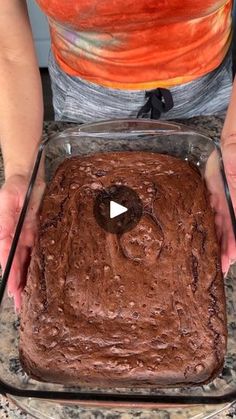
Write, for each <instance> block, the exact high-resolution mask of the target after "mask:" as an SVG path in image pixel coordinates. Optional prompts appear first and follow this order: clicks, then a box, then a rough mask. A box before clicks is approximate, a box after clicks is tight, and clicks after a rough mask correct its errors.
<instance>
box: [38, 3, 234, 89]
mask: <svg viewBox="0 0 236 419" xmlns="http://www.w3.org/2000/svg"><path fill="white" fill-rule="evenodd" d="M37 2H38V3H39V5H40V6H41V8H42V9H43V11H44V12H45V13H46V14H47V16H48V18H49V24H50V30H51V38H52V50H53V52H54V55H55V58H56V61H57V62H58V64H59V66H60V67H61V68H62V69H63V70H64V71H65V72H66V73H68V74H70V75H73V76H79V77H81V78H82V79H86V80H89V81H91V82H94V83H97V84H100V85H104V86H108V87H113V88H118V89H152V88H156V87H171V86H175V85H178V84H181V83H186V82H189V81H192V80H194V79H196V78H197V77H200V76H202V75H204V74H206V73H208V72H209V71H211V70H213V69H215V68H216V67H217V66H218V65H219V64H220V63H221V62H222V60H223V58H224V56H225V55H226V53H227V50H228V49H229V45H230V41H231V23H232V22H231V10H232V0H227V1H226V0H37Z"/></svg>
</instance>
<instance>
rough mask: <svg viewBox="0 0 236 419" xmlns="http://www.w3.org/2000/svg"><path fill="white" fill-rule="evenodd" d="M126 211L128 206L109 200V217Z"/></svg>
mask: <svg viewBox="0 0 236 419" xmlns="http://www.w3.org/2000/svg"><path fill="white" fill-rule="evenodd" d="M126 211H128V208H126V207H123V205H120V204H117V202H115V201H110V218H115V217H118V215H121V214H124V212H126Z"/></svg>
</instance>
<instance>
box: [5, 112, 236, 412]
mask: <svg viewBox="0 0 236 419" xmlns="http://www.w3.org/2000/svg"><path fill="white" fill-rule="evenodd" d="M137 150H139V151H151V152H156V153H162V154H168V155H172V156H176V157H179V158H181V159H184V160H188V161H191V162H192V163H193V164H195V165H197V166H198V168H199V169H200V171H201V173H202V175H203V176H204V172H205V168H206V164H207V161H208V159H209V156H210V155H212V153H214V152H215V153H216V152H217V146H216V145H215V144H214V142H213V141H212V140H211V139H209V138H207V137H205V136H203V135H201V134H198V133H197V132H193V131H191V130H189V129H188V128H186V127H184V126H181V125H177V124H170V123H160V122H157V121H154V122H152V121H147V120H118V121H117V120H116V121H108V122H100V123H95V124H89V125H82V126H75V127H73V128H69V129H67V130H65V131H64V132H62V133H58V134H55V135H53V136H52V137H51V138H49V139H47V140H46V141H44V142H43V143H42V144H41V145H40V147H39V151H38V155H37V158H36V162H35V165H34V168H33V169H32V178H31V182H30V185H29V190H28V193H27V196H26V200H25V205H24V208H23V210H22V213H21V216H20V220H19V223H18V226H17V229H16V233H15V237H14V240H13V244H12V248H11V252H10V255H9V259H8V264H7V267H6V269H5V272H4V277H3V279H2V285H1V289H0V302H1V305H0V337H1V345H0V391H1V392H2V393H4V394H9V395H11V396H18V397H30V398H31V402H32V398H34V399H48V400H54V401H55V400H58V401H61V402H62V401H77V403H78V404H79V403H82V404H86V405H100V406H101V405H106V406H126V407H130V406H132V407H134V406H137V407H144V406H145V407H149V408H150V407H157V406H158V405H163V404H164V405H169V406H171V405H172V406H173V405H186V404H200V403H202V404H219V403H229V402H231V401H233V400H235V399H236V351H235V348H236V320H235V313H236V281H235V279H236V266H233V267H232V269H231V271H230V273H229V274H228V277H227V278H226V280H225V290H226V296H227V312H228V313H227V314H228V349H227V356H226V359H225V366H224V369H223V372H222V374H221V375H220V376H219V377H218V378H216V379H215V380H214V381H213V382H212V383H210V384H208V385H205V386H201V387H187V388H171V389H170V388H168V389H164V388H163V389H160V388H159V389H153V388H152V389H147V388H146V389H134V388H133V389H128V388H127V389H126V388H125V389H115V388H111V389H109V390H107V389H106V390H103V389H99V388H89V389H88V388H74V387H73V388H71V387H67V386H63V385H57V384H53V383H41V382H38V381H35V380H33V379H30V378H29V377H28V376H27V375H26V373H25V372H24V371H23V370H22V367H21V365H20V363H19V359H18V337H19V319H18V316H17V315H16V314H15V311H14V307H13V302H12V300H10V299H9V298H8V296H7V292H6V290H5V286H6V282H7V277H8V274H9V271H10V268H11V263H12V260H13V258H14V251H15V248H16V246H17V241H18V238H19V236H20V233H21V228H22V224H23V221H24V216H25V213H26V211H27V205H28V201H29V197H30V194H31V192H32V189H33V187H34V182H35V178H36V175H37V171H38V167H39V163H40V160H41V158H42V155H43V152H45V154H46V178H47V181H49V180H50V179H51V177H52V175H53V173H54V172H55V170H56V168H57V167H58V165H59V164H60V163H61V162H62V161H63V160H64V159H66V158H68V157H70V156H75V155H89V154H93V153H96V152H111V151H130V152H132V151H137ZM39 402H40V401H39Z"/></svg>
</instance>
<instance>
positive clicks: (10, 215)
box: [0, 190, 18, 240]
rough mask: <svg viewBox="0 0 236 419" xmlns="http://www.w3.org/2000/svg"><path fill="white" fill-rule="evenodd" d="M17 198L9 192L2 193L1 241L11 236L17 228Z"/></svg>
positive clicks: (0, 203) (0, 215)
mask: <svg viewBox="0 0 236 419" xmlns="http://www.w3.org/2000/svg"><path fill="white" fill-rule="evenodd" d="M17 207H18V204H17V198H16V196H15V195H14V194H12V193H9V192H7V191H4V190H1V191H0V240H1V239H4V238H6V237H7V236H10V235H11V234H12V233H13V231H14V228H15V217H16V209H17Z"/></svg>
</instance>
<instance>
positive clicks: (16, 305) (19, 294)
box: [14, 289, 22, 314]
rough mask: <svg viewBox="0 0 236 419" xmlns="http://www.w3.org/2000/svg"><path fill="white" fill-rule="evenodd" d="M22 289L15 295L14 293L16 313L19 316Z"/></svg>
mask: <svg viewBox="0 0 236 419" xmlns="http://www.w3.org/2000/svg"><path fill="white" fill-rule="evenodd" d="M21 293H22V291H21V289H18V290H17V291H16V292H15V293H14V306H15V312H16V313H17V314H19V313H20V308H21Z"/></svg>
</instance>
